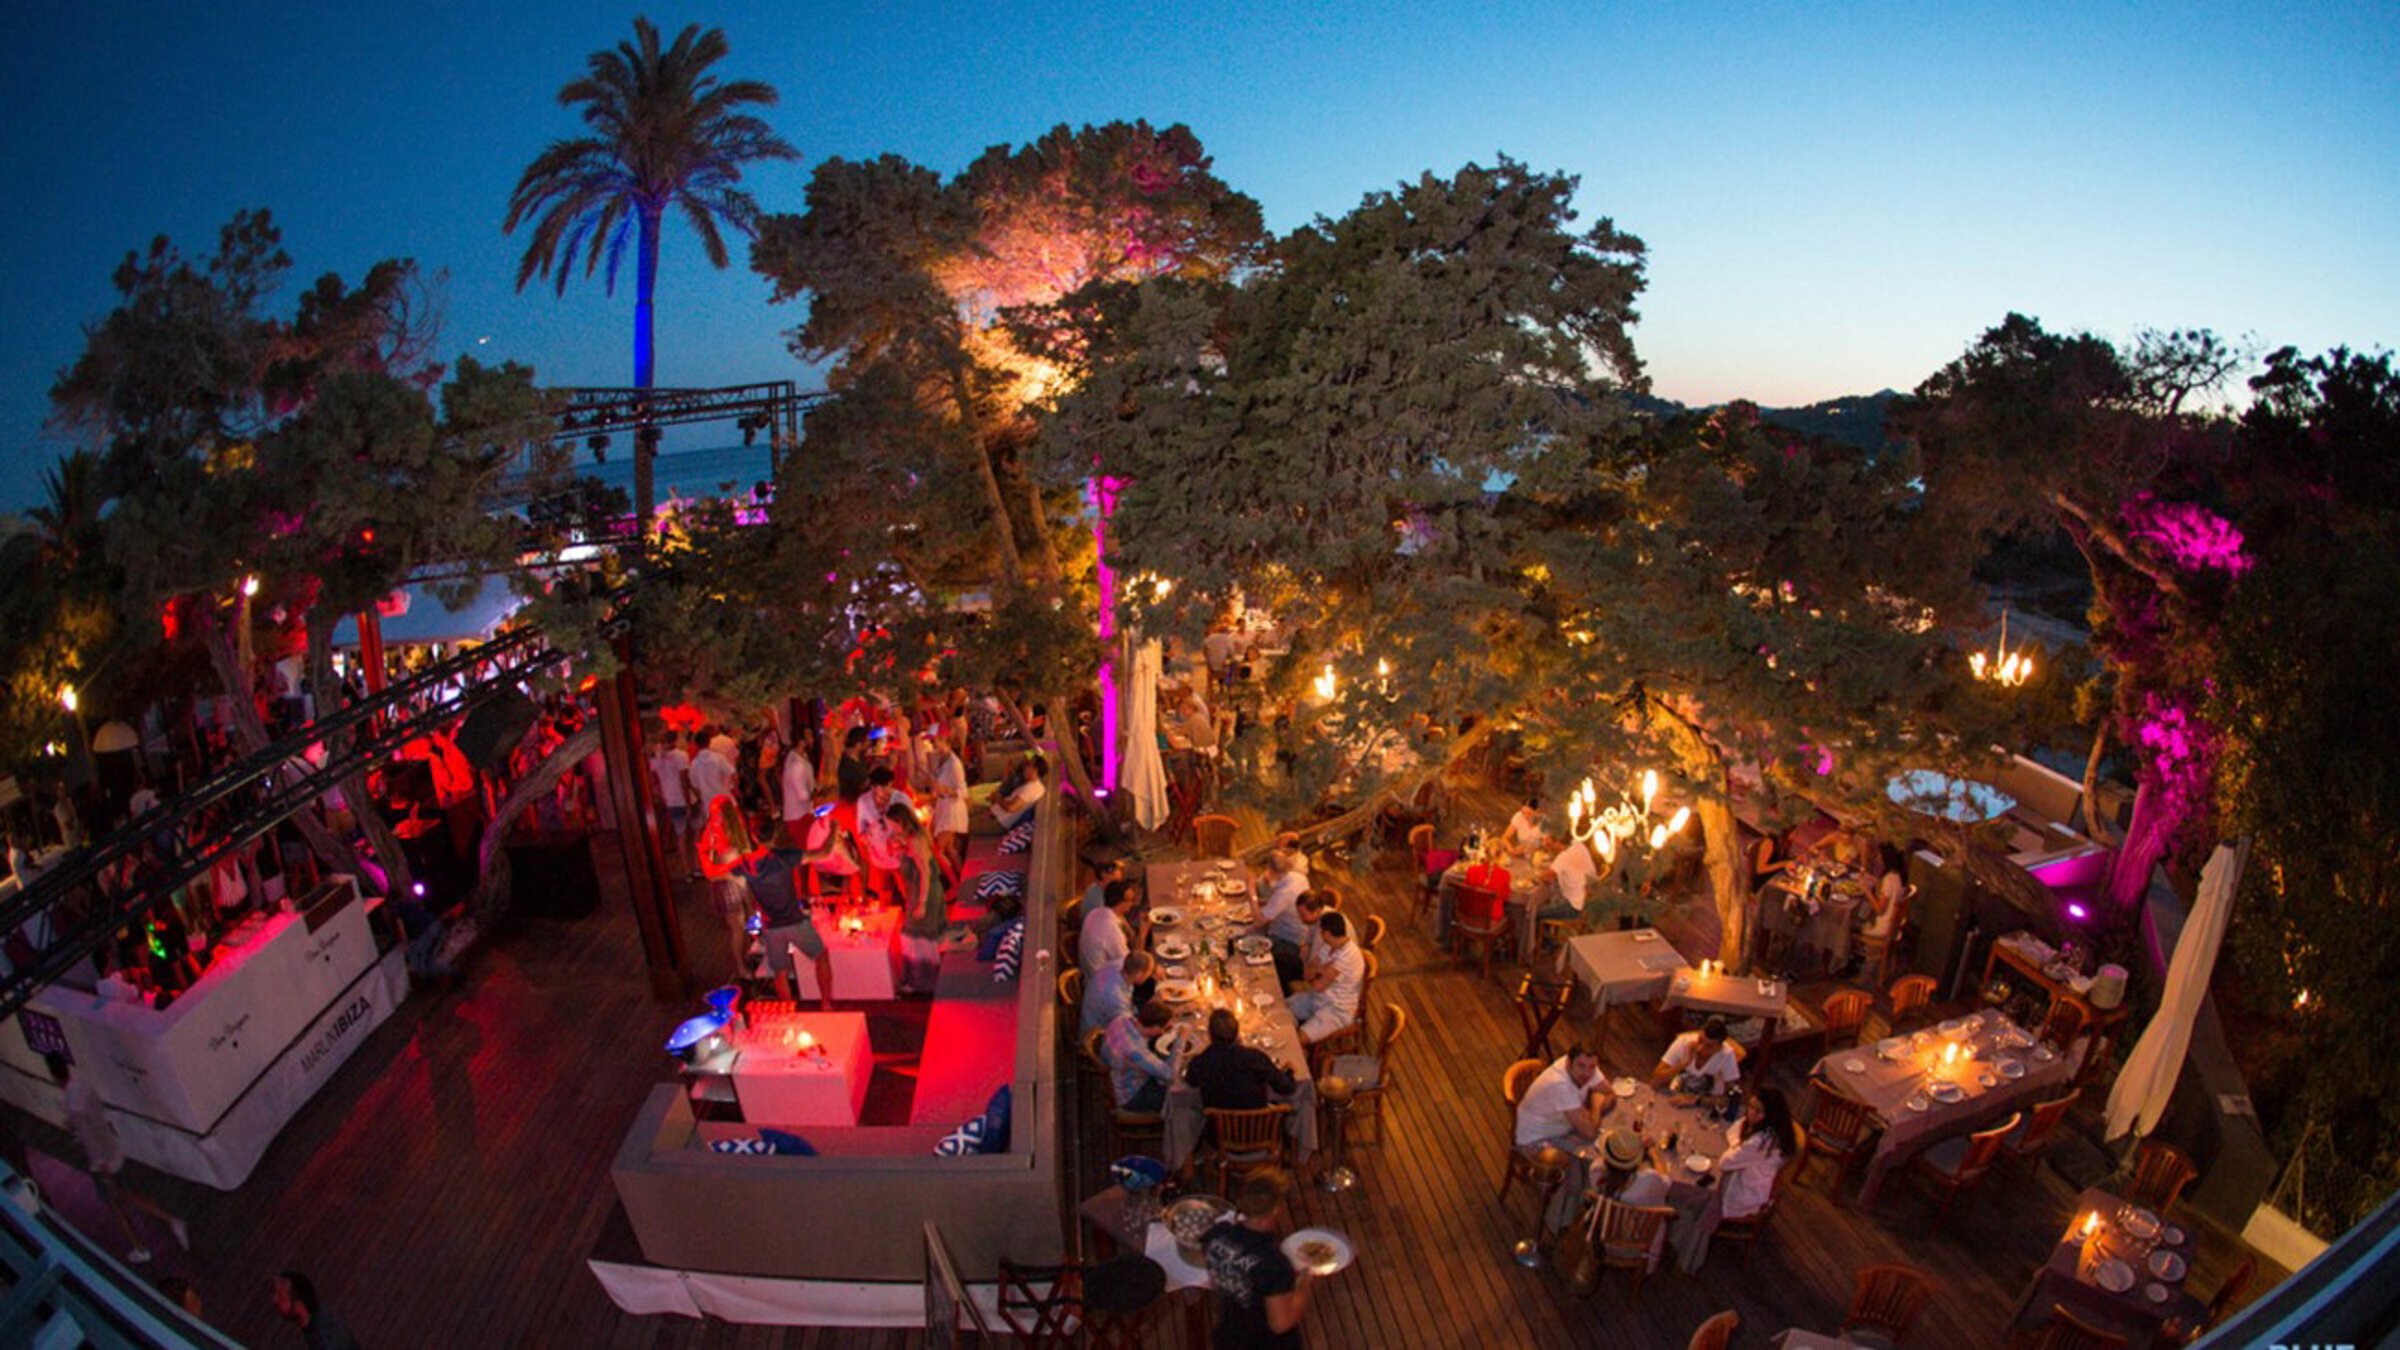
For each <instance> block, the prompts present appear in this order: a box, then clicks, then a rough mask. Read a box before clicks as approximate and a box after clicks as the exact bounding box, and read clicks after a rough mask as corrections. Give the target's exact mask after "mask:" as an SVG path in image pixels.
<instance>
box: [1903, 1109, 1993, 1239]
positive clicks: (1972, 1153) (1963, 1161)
mask: <svg viewBox="0 0 2400 1350" xmlns="http://www.w3.org/2000/svg"><path fill="white" fill-rule="evenodd" d="M2019 1119H2020V1117H2019V1116H2010V1117H2009V1118H2008V1119H2006V1120H2004V1121H2001V1122H2000V1123H1999V1124H1997V1125H1994V1126H1993V1127H1992V1128H1990V1129H1988V1130H1977V1131H1976V1132H1975V1133H1973V1134H1970V1135H1968V1136H1967V1137H1966V1138H1964V1139H1945V1140H1943V1141H1942V1142H1940V1143H1938V1144H1935V1145H1934V1146H1933V1147H1931V1148H1929V1149H1927V1150H1925V1151H1924V1152H1923V1153H1920V1154H1918V1155H1917V1156H1916V1157H1914V1158H1911V1159H1910V1160H1909V1163H1908V1171H1909V1175H1911V1176H1913V1177H1916V1178H1917V1179H1918V1180H1920V1181H1923V1182H1924V1183H1925V1184H1926V1185H1928V1186H1930V1187H1932V1188H1933V1189H1935V1190H1937V1191H1940V1192H1941V1193H1942V1202H1941V1205H1940V1206H1939V1207H1938V1208H1937V1209H1935V1210H1934V1213H1933V1221H1934V1222H1935V1223H1940V1222H1941V1221H1942V1220H1944V1219H1946V1218H1948V1217H1950V1206H1951V1205H1953V1204H1955V1203H1956V1202H1957V1200H1958V1197H1959V1196H1961V1195H1964V1194H1966V1193H1967V1192H1968V1191H1971V1190H1974V1189H1975V1188H1976V1187H1978V1186H1981V1185H1982V1184H1983V1178H1984V1174H1985V1173H1987V1172H1990V1171H1991V1170H1992V1163H1993V1162H1994V1160H1996V1159H1997V1158H1999V1156H2000V1143H2001V1141H2002V1140H2004V1139H2006V1138H2008V1132H2009V1131H2010V1130H2013V1129H2015V1128H2017V1121H2018V1120H2019Z"/></svg>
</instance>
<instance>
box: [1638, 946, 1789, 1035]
mask: <svg viewBox="0 0 2400 1350" xmlns="http://www.w3.org/2000/svg"><path fill="white" fill-rule="evenodd" d="M1762 980H1765V985H1764V987H1761V984H1760V981H1762ZM1791 1001H1792V986H1791V983H1790V981H1788V980H1775V979H1767V977H1765V976H1759V975H1728V974H1726V973H1725V972H1724V971H1721V970H1720V971H1717V972H1716V973H1715V974H1712V975H1703V974H1701V973H1700V972H1699V971H1697V970H1695V969H1693V968H1692V967H1690V966H1684V967H1682V968H1680V969H1678V970H1674V971H1670V972H1669V973H1668V978H1667V998H1666V1003H1667V1006H1668V1007H1670V1008H1689V1009H1691V1010H1692V1011H1694V1012H1704V1013H1717V1014H1720V1015H1722V1016H1725V1017H1756V1018H1758V1019H1760V1020H1762V1021H1764V1022H1765V1023H1766V1030H1765V1031H1764V1032H1763V1033H1761V1036H1760V1041H1759V1045H1758V1047H1757V1048H1758V1049H1762V1050H1763V1049H1765V1048H1766V1044H1767V1042H1769V1041H1772V1040H1773V1039H1774V1038H1775V1028H1776V1027H1777V1026H1779V1025H1781V1024H1782V1022H1783V1010H1784V1009H1785V1008H1786V1007H1788V1006H1790V1004H1791Z"/></svg>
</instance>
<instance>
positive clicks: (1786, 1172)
mask: <svg viewBox="0 0 2400 1350" xmlns="http://www.w3.org/2000/svg"><path fill="white" fill-rule="evenodd" d="M1792 1141H1793V1142H1794V1143H1795V1144H1796V1145H1798V1147H1797V1148H1796V1149H1795V1150H1794V1154H1793V1156H1792V1157H1789V1158H1786V1159H1784V1160H1783V1163H1782V1164H1781V1165H1780V1166H1778V1167H1777V1168H1776V1169H1775V1180H1774V1182H1773V1183H1772V1184H1771V1185H1770V1186H1769V1187H1768V1188H1767V1207H1766V1208H1765V1209H1762V1210H1760V1211H1758V1212H1757V1213H1756V1214H1746V1215H1743V1216H1742V1217H1741V1218H1738V1219H1721V1220H1719V1221H1718V1223H1717V1231H1716V1234H1715V1237H1714V1240H1713V1242H1712V1244H1711V1246H1710V1250H1711V1251H1714V1250H1715V1246H1714V1243H1715V1242H1738V1243H1740V1244H1742V1269H1744V1270H1748V1269H1749V1268H1750V1249H1751V1248H1753V1247H1756V1246H1757V1245H1758V1244H1759V1243H1761V1242H1764V1241H1765V1240H1766V1237H1767V1225H1768V1224H1769V1223H1771V1222H1773V1220H1774V1218H1775V1211H1776V1210H1777V1209H1779V1208H1781V1207H1782V1205H1783V1190H1784V1188H1785V1187H1786V1186H1789V1185H1791V1184H1792V1178H1793V1177H1795V1176H1797V1175H1799V1172H1800V1160H1801V1159H1803V1158H1806V1157H1807V1156H1808V1130H1807V1128H1806V1127H1804V1126H1801V1125H1798V1124H1795V1125H1793V1126H1792Z"/></svg>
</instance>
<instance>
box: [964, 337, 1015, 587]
mask: <svg viewBox="0 0 2400 1350" xmlns="http://www.w3.org/2000/svg"><path fill="white" fill-rule="evenodd" d="M964 362H965V358H964V357H963V356H961V357H957V358H954V359H953V360H952V362H951V365H950V398H951V401H952V402H953V403H955V404H956V405H957V407H958V420H959V424H960V425H962V426H964V427H966V428H967V430H968V432H969V435H968V437H967V439H968V441H969V442H970V443H972V444H973V445H974V447H975V477H976V481H977V483H979V484H980V485H981V486H982V488H983V504H984V509H986V510H988V511H990V512H991V513H992V533H993V536H994V541H995V542H996V543H998V544H999V546H1000V570H1001V576H1002V579H1003V580H1004V581H1005V582H1006V583H1007V587H1006V589H1007V590H1010V591H1015V590H1020V589H1022V588H1023V587H1024V585H1025V562H1024V559H1023V558H1021V557H1019V556H1018V554H1017V528H1016V526H1015V525H1013V524H1011V523H1010V522H1009V519H1008V500H1007V499H1006V498H1004V497H1002V496H1001V495H1000V475H999V474H998V473H996V472H994V471H993V469H992V452H991V450H990V448H989V447H987V446H986V445H984V443H983V437H982V436H981V435H979V434H975V433H976V427H977V424H976V419H975V399H974V395H973V394H972V393H971V392H970V391H969V390H968V388H967V370H966V366H965V364H964Z"/></svg>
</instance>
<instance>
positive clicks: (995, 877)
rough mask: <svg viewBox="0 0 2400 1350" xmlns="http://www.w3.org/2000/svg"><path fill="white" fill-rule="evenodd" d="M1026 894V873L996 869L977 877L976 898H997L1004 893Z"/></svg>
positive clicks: (1020, 895)
mask: <svg viewBox="0 0 2400 1350" xmlns="http://www.w3.org/2000/svg"><path fill="white" fill-rule="evenodd" d="M1024 894H1025V874H1024V873H1023V872H1012V871H1006V870H1002V869H994V870H992V871H989V872H986V873H984V874H983V875H982V876H979V877H977V878H975V898H976V899H978V900H987V901H988V900H996V899H998V898H1000V897H1001V896H1003V895H1014V896H1019V897H1022V896H1023V895H1024Z"/></svg>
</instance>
